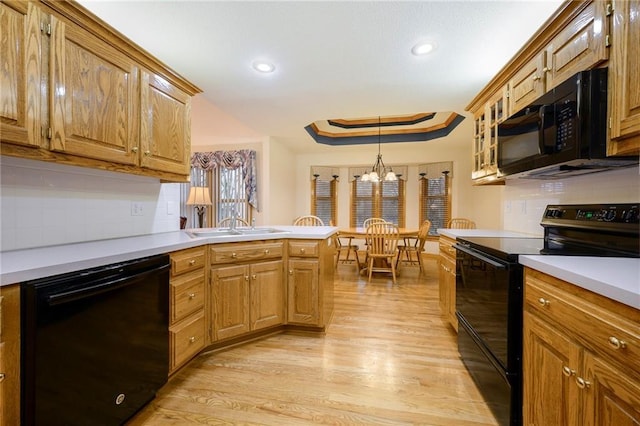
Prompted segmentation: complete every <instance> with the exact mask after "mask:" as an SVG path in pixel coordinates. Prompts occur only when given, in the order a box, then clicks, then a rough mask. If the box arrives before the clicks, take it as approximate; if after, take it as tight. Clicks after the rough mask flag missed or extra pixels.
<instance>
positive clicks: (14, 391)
mask: <svg viewBox="0 0 640 426" xmlns="http://www.w3.org/2000/svg"><path fill="white" fill-rule="evenodd" d="M19 424H20V286H19V285H10V286H4V287H0V425H19Z"/></svg>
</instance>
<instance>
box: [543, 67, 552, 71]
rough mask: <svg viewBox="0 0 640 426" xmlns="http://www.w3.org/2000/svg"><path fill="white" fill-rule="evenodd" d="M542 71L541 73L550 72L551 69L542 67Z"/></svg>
mask: <svg viewBox="0 0 640 426" xmlns="http://www.w3.org/2000/svg"><path fill="white" fill-rule="evenodd" d="M542 71H543V72H551V68H549V67H544V68H542Z"/></svg>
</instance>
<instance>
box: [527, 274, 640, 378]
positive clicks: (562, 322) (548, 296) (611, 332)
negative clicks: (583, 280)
mask: <svg viewBox="0 0 640 426" xmlns="http://www.w3.org/2000/svg"><path fill="white" fill-rule="evenodd" d="M540 276H542V277H544V279H539V278H538V277H540ZM550 280H553V282H550ZM525 309H526V310H527V311H529V312H532V313H535V314H536V315H538V316H539V317H542V318H545V319H546V320H549V321H552V322H553V323H555V324H557V325H558V326H560V327H562V328H564V329H566V330H568V331H569V332H571V334H573V335H574V336H575V337H576V338H577V339H578V340H579V341H580V342H581V343H582V344H583V345H584V346H585V347H587V348H589V349H590V350H592V351H594V352H596V353H599V354H601V355H605V356H606V357H608V358H610V359H613V360H616V361H618V362H620V363H621V364H622V365H632V366H635V368H636V369H637V370H638V373H640V313H639V312H638V311H637V310H635V309H633V308H631V307H629V306H626V305H623V304H620V303H618V302H615V301H612V300H610V299H607V298H606V297H603V296H600V295H597V294H595V293H592V292H589V291H587V290H584V289H581V288H579V287H576V286H573V285H571V284H569V283H566V282H563V281H561V280H557V279H554V278H552V277H548V276H544V275H538V274H536V273H530V272H529V271H528V272H527V279H526V285H525Z"/></svg>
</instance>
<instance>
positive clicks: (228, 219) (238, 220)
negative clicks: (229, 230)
mask: <svg viewBox="0 0 640 426" xmlns="http://www.w3.org/2000/svg"><path fill="white" fill-rule="evenodd" d="M232 219H233V218H232V217H225V218H224V219H220V221H219V222H218V228H222V227H225V226H230V225H231V220H232ZM238 225H241V226H249V222H247V221H246V220H244V219H242V218H240V217H237V218H236V226H238Z"/></svg>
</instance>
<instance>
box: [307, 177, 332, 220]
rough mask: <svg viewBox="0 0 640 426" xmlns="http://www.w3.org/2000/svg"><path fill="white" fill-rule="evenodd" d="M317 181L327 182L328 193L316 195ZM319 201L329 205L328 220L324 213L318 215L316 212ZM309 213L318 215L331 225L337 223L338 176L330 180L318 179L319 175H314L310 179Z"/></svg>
mask: <svg viewBox="0 0 640 426" xmlns="http://www.w3.org/2000/svg"><path fill="white" fill-rule="evenodd" d="M319 182H328V183H329V195H328V196H318V192H319V191H318V183H319ZM319 201H326V202H328V203H329V205H330V211H331V213H330V216H331V217H330V218H329V220H325V219H326V218H325V217H324V215H320V214H319V212H318V205H319V204H320V203H319ZM310 212H311V213H310V214H311V215H313V216H318V217H320V218H321V219H322V221H323V222H324V223H325V224H327V225H329V224H333V226H337V225H338V178H337V177H335V176H334V178H333V179H331V180H328V181H327V180H323V179H320V178H319V176H314V178H313V179H311V208H310Z"/></svg>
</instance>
